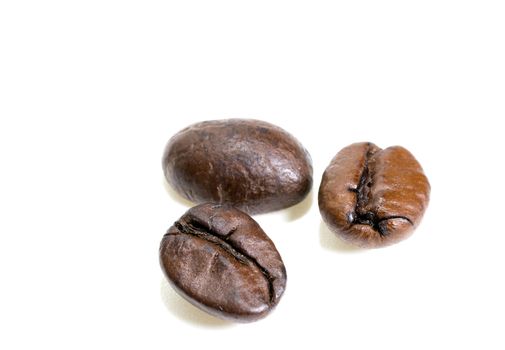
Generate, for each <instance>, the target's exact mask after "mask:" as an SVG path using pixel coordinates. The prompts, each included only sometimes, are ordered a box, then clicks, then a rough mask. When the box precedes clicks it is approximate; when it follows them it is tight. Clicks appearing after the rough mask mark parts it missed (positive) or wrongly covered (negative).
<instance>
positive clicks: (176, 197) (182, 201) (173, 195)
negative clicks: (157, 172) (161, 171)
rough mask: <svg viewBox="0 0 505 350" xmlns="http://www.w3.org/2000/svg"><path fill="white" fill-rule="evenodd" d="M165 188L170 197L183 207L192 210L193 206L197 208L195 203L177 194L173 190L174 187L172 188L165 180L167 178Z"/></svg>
mask: <svg viewBox="0 0 505 350" xmlns="http://www.w3.org/2000/svg"><path fill="white" fill-rule="evenodd" d="M162 181H163V187H164V188H165V191H166V192H167V193H168V195H169V196H170V198H171V199H172V200H173V201H175V202H177V203H179V204H181V205H184V206H186V207H188V208H191V207H193V206H195V203H192V202H191V201H189V200H187V199H186V198H184V197H183V196H181V195H180V194H179V193H177V192H175V190H174V189H173V188H172V186H170V185H169V184H168V182H167V180H165V178H164V177H163V180H162Z"/></svg>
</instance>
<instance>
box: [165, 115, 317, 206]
mask: <svg viewBox="0 0 505 350" xmlns="http://www.w3.org/2000/svg"><path fill="white" fill-rule="evenodd" d="M162 163H163V170H164V172H165V177H166V178H167V181H168V183H169V184H170V185H171V186H172V187H173V188H174V189H175V190H176V191H177V192H178V193H179V194H181V195H182V196H183V197H185V198H187V199H189V200H190V201H192V202H195V203H204V202H216V203H229V204H232V205H233V206H235V207H237V208H239V209H241V210H243V211H245V212H247V213H249V214H257V213H264V212H270V211H274V210H279V209H283V208H287V207H289V206H292V205H294V204H296V203H298V202H300V201H301V200H302V199H303V198H305V196H306V195H307V194H308V193H309V191H310V188H311V186H312V163H311V159H310V156H309V154H308V152H307V151H306V150H305V149H304V148H303V146H302V145H301V144H300V142H298V141H297V140H296V139H295V138H294V137H293V136H291V135H290V134H289V133H287V132H286V131H284V130H283V129H281V128H279V127H277V126H275V125H272V124H269V123H266V122H263V121H259V120H250V119H228V120H214V121H206V122H201V123H197V124H193V125H191V126H189V127H187V128H185V129H183V130H181V131H180V132H179V133H177V134H176V135H174V136H173V137H172V138H171V139H170V141H169V142H168V144H167V146H166V148H165V152H164V155H163V162H162Z"/></svg>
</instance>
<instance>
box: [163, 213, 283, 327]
mask: <svg viewBox="0 0 505 350" xmlns="http://www.w3.org/2000/svg"><path fill="white" fill-rule="evenodd" d="M160 263H161V267H162V269H163V271H164V273H165V275H166V277H167V278H168V281H169V282H170V283H171V285H172V286H173V287H174V289H175V290H176V291H177V292H178V293H179V294H181V295H182V296H183V297H184V298H186V299H187V300H188V301H189V302H191V303H192V304H193V305H195V306H197V307H199V308H201V309H202V310H205V311H207V312H208V313H210V314H212V315H215V316H217V317H220V318H224V319H229V320H234V321H241V322H247V321H254V320H257V319H259V318H262V317H264V316H265V315H267V314H268V313H269V312H270V311H271V310H272V309H273V308H274V307H275V306H276V305H277V303H278V302H279V299H280V298H281V296H282V294H283V293H284V289H285V288H286V269H285V267H284V263H283V262H282V259H281V256H280V255H279V253H278V252H277V249H276V248H275V245H274V244H273V242H272V241H271V240H270V239H269V238H268V236H267V235H266V234H265V233H264V232H263V230H262V229H261V227H260V226H259V225H258V224H257V223H256V221H254V220H253V219H252V218H251V217H250V216H249V215H247V214H245V213H244V212H242V211H240V210H238V209H235V208H233V207H231V206H229V205H215V204H201V205H198V206H196V207H193V208H191V209H190V210H188V211H187V212H186V213H185V214H184V215H183V216H182V217H181V218H180V219H179V220H178V221H177V222H175V224H174V225H173V226H172V227H170V229H169V230H168V232H167V233H166V234H165V236H164V237H163V240H162V241H161V245H160Z"/></svg>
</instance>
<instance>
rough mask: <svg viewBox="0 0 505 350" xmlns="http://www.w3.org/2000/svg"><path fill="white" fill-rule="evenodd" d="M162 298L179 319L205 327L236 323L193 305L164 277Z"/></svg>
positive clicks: (219, 326)
mask: <svg viewBox="0 0 505 350" xmlns="http://www.w3.org/2000/svg"><path fill="white" fill-rule="evenodd" d="M161 299H162V300H163V303H164V304H165V306H166V308H167V309H168V311H170V312H171V313H172V314H173V315H175V317H177V318H178V319H180V320H183V321H185V322H188V323H192V324H194V325H197V326H200V327H205V328H223V327H231V326H233V325H234V324H233V323H232V322H229V321H224V320H221V319H219V318H217V317H214V316H211V315H209V314H208V313H206V312H204V311H202V310H200V309H198V308H197V307H195V306H193V305H191V304H190V303H189V302H188V301H186V300H184V298H182V297H181V296H180V295H179V294H177V292H176V291H175V290H174V289H173V288H172V287H171V286H170V285H169V284H168V282H167V281H166V279H164V278H163V279H162V281H161Z"/></svg>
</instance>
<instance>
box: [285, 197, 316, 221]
mask: <svg viewBox="0 0 505 350" xmlns="http://www.w3.org/2000/svg"><path fill="white" fill-rule="evenodd" d="M313 194H314V190H310V192H309V194H308V195H307V197H305V199H304V200H303V201H301V202H300V203H298V204H296V205H293V206H292V207H289V208H287V209H284V210H283V211H284V213H285V216H284V217H285V219H286V221H288V222H291V221H295V220H298V219H299V218H301V217H302V216H304V215H305V214H306V213H307V212H308V211H309V209H310V207H311V206H312V202H313V200H314V195H313Z"/></svg>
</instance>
